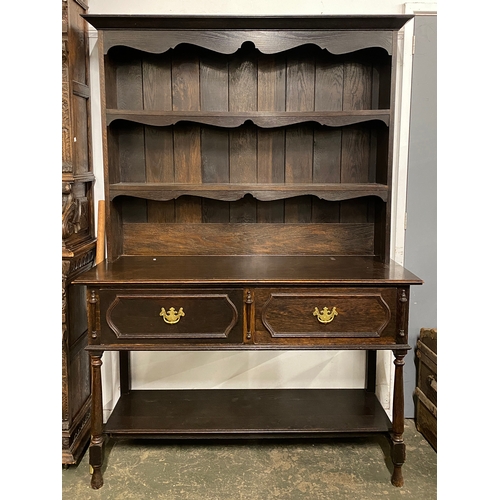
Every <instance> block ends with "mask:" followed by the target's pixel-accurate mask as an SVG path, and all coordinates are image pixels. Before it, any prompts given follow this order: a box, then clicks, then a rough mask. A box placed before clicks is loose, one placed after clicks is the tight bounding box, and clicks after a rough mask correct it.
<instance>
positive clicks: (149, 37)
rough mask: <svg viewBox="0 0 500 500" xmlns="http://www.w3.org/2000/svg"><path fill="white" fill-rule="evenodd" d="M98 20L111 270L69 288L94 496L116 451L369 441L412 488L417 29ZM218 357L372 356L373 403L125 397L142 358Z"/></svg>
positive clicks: (378, 21) (291, 395)
mask: <svg viewBox="0 0 500 500" xmlns="http://www.w3.org/2000/svg"><path fill="white" fill-rule="evenodd" d="M86 19H88V20H89V22H90V23H93V24H94V25H95V26H97V27H98V28H99V30H100V31H99V48H100V54H101V58H100V65H101V66H100V68H101V79H102V81H101V84H102V87H101V88H102V120H103V140H104V144H103V149H104V174H105V179H104V181H105V196H106V209H107V230H108V235H107V241H108V259H107V261H106V262H102V263H101V264H99V265H98V266H96V267H95V268H94V269H92V270H90V271H87V272H86V273H85V274H84V275H83V276H79V277H77V278H76V279H75V281H74V286H79V287H80V289H81V290H84V289H85V286H86V287H87V290H88V292H87V293H88V332H89V334H88V346H87V350H88V351H89V353H90V354H91V357H92V373H93V385H94V389H93V394H92V402H93V405H92V407H93V410H92V429H93V436H92V444H91V448H90V462H91V464H92V466H93V467H94V471H93V474H92V483H91V484H92V486H93V487H95V488H99V487H100V486H101V485H102V466H103V453H104V436H105V435H109V434H110V435H114V436H118V437H134V438H135V437H144V436H148V437H185V438H194V437H217V438H222V437H271V436H281V437H292V436H295V437H312V436H314V435H322V436H332V437H335V436H345V435H350V434H352V433H360V432H361V433H371V432H381V433H385V434H388V433H390V434H391V436H390V437H391V443H392V452H391V458H392V461H393V464H394V473H393V476H392V482H393V484H395V485H397V486H400V485H402V482H403V480H402V474H401V467H402V465H403V463H404V461H405V446H404V441H403V430H404V428H403V427H404V426H403V423H404V411H403V381H402V369H403V368H402V367H403V358H404V356H405V354H406V352H407V351H408V350H409V349H410V346H409V345H408V343H407V342H408V332H407V328H408V326H407V325H408V306H409V292H410V286H411V285H417V284H421V283H422V281H421V280H420V279H419V278H418V277H416V276H415V275H413V274H412V273H410V272H409V271H407V270H406V269H404V268H403V267H402V266H399V265H397V264H396V263H394V262H392V261H391V260H390V258H389V242H390V231H391V224H390V222H391V218H390V214H391V207H390V205H391V191H392V188H393V186H392V179H391V170H392V163H393V162H392V155H393V140H394V137H393V136H394V107H395V101H394V98H395V90H396V87H395V81H396V78H395V71H396V67H397V38H398V33H397V31H398V30H399V28H400V27H402V26H403V25H404V23H405V22H406V21H407V20H408V19H410V17H409V16H324V17H323V16H322V17H316V16H312V17H308V16H305V17H303V16H300V17H299V16H297V17H293V16H292V17H280V16H276V17H237V16H234V17H233V16H222V17H219V16H207V17H204V16H135V15H131V16H89V17H87V18H86ZM76 91H77V94H78V95H79V96H80V98H88V95H89V92H88V89H87V88H86V87H85V85H77V87H76ZM79 158H80V159H81V161H82V162H83V163H84V161H85V155H80V156H79ZM79 161H80V160H79ZM162 308H163V309H162ZM324 308H326V311H325V310H324ZM181 309H182V313H183V314H180V312H181ZM167 311H169V313H167ZM320 311H322V313H320ZM333 311H335V312H336V315H335V316H329V317H328V315H327V314H326V313H327V312H329V313H330V314H332V313H333ZM174 315H177V316H176V317H173V316H174ZM221 349H224V350H271V349H280V350H286V349H294V350H295V349H304V350H305V349H310V350H320V349H323V350H363V351H366V352H367V360H366V386H365V388H363V389H356V390H347V389H345V390H344V389H342V390H279V389H278V390H274V389H273V390H258V391H254V390H247V391H229V390H223V391H219V390H213V391H199V390H189V391H134V390H131V384H130V375H131V373H130V364H129V361H128V359H127V358H128V356H129V352H131V351H161V350H166V351H168V350H178V351H182V350H203V351H209V350H214V351H215V350H221ZM379 350H392V351H393V352H394V354H395V356H396V372H395V385H394V389H395V392H394V407H393V409H394V413H393V424H392V425H391V423H390V422H389V419H388V418H387V416H386V414H385V411H384V409H383V408H382V407H381V405H380V403H379V402H378V401H377V398H376V395H375V389H376V352H377V351H379ZM104 351H118V352H120V353H122V354H121V370H120V371H121V384H122V387H123V391H122V396H121V398H120V400H119V402H118V404H117V406H116V408H115V409H114V410H113V412H112V414H111V417H110V419H109V420H108V423H107V424H106V427H105V428H104V429H103V425H102V390H101V383H102V382H101V374H100V371H101V370H100V364H101V361H100V358H101V355H102V352H104Z"/></svg>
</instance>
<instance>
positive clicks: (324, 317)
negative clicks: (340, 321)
mask: <svg viewBox="0 0 500 500" xmlns="http://www.w3.org/2000/svg"><path fill="white" fill-rule="evenodd" d="M338 314H339V313H338V312H337V308H336V307H334V308H333V309H332V310H331V311H329V310H328V307H323V309H322V310H321V312H319V309H318V308H317V307H315V308H314V312H313V316H316V317H317V318H318V321H319V322H320V323H324V324H326V323H330V322H331V321H333V318H335V316H337V315H338Z"/></svg>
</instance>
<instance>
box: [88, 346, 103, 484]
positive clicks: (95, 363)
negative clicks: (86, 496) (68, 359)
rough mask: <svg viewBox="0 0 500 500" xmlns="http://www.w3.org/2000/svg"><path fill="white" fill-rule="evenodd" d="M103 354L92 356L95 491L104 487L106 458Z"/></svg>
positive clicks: (92, 440) (92, 435)
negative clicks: (103, 472)
mask: <svg viewBox="0 0 500 500" xmlns="http://www.w3.org/2000/svg"><path fill="white" fill-rule="evenodd" d="M101 358H102V352H98V353H92V354H91V355H90V364H91V370H92V409H91V415H90V418H91V423H90V445H89V463H90V468H91V471H92V479H91V481H90V485H91V486H92V488H93V489H94V490H97V489H99V488H100V487H101V486H102V485H103V480H102V463H103V457H104V434H103V422H102V382H101V365H102V360H101Z"/></svg>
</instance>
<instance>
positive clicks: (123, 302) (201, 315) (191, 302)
mask: <svg viewBox="0 0 500 500" xmlns="http://www.w3.org/2000/svg"><path fill="white" fill-rule="evenodd" d="M99 295H100V310H101V343H104V344H106V343H129V342H136V341H140V342H144V340H145V339H146V340H148V341H153V343H162V342H165V343H172V342H173V343H183V342H186V341H187V342H191V341H199V342H203V341H217V342H223V343H224V342H240V343H241V342H242V336H243V333H242V331H243V328H242V324H241V309H242V304H243V300H242V292H241V290H229V291H228V290H210V291H206V290H193V291H186V290H168V291H163V290H155V291H141V290H101V291H100V294H99Z"/></svg>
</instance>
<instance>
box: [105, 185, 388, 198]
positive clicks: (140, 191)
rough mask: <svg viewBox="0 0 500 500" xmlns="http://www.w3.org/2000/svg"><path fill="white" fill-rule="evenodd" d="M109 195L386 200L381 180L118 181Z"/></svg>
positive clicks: (114, 196) (386, 191)
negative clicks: (292, 182)
mask: <svg viewBox="0 0 500 500" xmlns="http://www.w3.org/2000/svg"><path fill="white" fill-rule="evenodd" d="M109 191H110V199H111V200H113V199H114V198H116V197H117V196H134V197H137V198H143V199H147V200H155V201H167V200H173V199H176V198H178V197H179V196H185V195H188V196H199V197H203V198H210V199H214V200H219V201H237V200H240V199H241V198H243V197H244V196H245V195H247V194H250V195H252V196H253V197H254V198H256V199H257V200H259V201H273V200H281V199H286V198H291V197H295V196H305V195H314V196H317V197H318V198H320V199H323V200H328V201H341V200H348V199H353V198H360V197H363V196H377V197H379V198H381V199H382V201H384V202H385V201H387V195H388V188H387V186H386V185H384V184H374V183H366V184H230V183H225V184H163V183H151V182H149V183H148V182H146V183H140V182H120V183H117V184H111V185H110V187H109Z"/></svg>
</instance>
